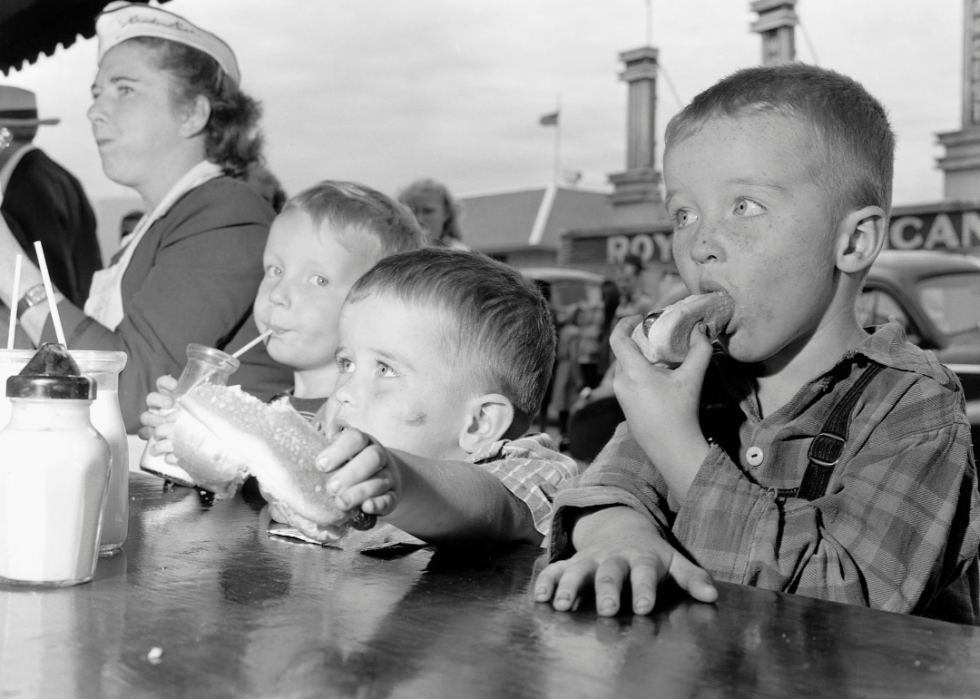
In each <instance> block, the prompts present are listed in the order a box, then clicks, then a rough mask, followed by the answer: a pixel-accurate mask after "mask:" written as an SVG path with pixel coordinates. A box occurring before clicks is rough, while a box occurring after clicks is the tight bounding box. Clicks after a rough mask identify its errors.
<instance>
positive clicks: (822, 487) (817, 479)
mask: <svg viewBox="0 0 980 699" xmlns="http://www.w3.org/2000/svg"><path fill="white" fill-rule="evenodd" d="M884 368H885V367H884V366H883V365H881V364H878V363H877V362H872V363H871V364H870V365H869V366H868V368H867V369H865V370H864V371H863V372H862V373H861V375H860V376H859V377H858V379H857V381H855V382H854V385H853V386H851V388H850V390H848V392H847V393H846V394H845V395H844V397H843V398H842V399H841V401H840V402H839V403H838V404H837V405H835V406H834V409H833V410H832V411H831V413H830V415H829V416H828V417H827V420H826V421H825V422H824V423H823V427H822V428H821V429H820V433H819V434H818V435H817V436H816V437H814V438H813V441H812V442H811V443H810V450H809V451H808V452H807V458H808V459H809V463H808V464H807V467H806V473H804V474H803V480H802V482H801V483H800V487H799V488H792V489H789V490H780V491H779V494H780V495H782V496H785V497H797V498H803V499H804V500H816V499H817V498H821V497H823V496H824V494H825V493H826V492H827V486H828V485H829V484H830V477H831V476H832V475H833V474H834V467H835V466H836V465H837V462H838V461H840V457H841V454H843V453H844V446H845V445H846V444H847V428H848V425H849V424H850V422H851V412H852V411H853V410H854V405H855V404H856V403H857V401H858V398H860V397H861V394H862V393H864V390H865V389H866V388H867V387H868V384H870V383H871V381H872V380H873V379H874V377H875V376H877V375H878V373H879V372H880V371H881V370H882V369H884Z"/></svg>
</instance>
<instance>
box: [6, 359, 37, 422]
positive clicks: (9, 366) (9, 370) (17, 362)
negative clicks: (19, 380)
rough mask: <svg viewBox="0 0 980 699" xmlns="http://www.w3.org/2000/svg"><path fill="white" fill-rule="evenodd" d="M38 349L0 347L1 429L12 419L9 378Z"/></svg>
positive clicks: (16, 372) (18, 370) (21, 367)
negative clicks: (7, 387)
mask: <svg viewBox="0 0 980 699" xmlns="http://www.w3.org/2000/svg"><path fill="white" fill-rule="evenodd" d="M36 351H37V350H28V349H0V429H2V428H3V427H4V425H6V424H7V422H8V421H9V420H10V408H11V405H10V399H9V398H7V391H6V388H5V387H6V385H7V379H9V378H10V377H11V376H14V375H15V374H19V373H20V370H21V369H23V368H24V367H25V366H27V362H29V361H31V357H33V356H34V353H35V352H36Z"/></svg>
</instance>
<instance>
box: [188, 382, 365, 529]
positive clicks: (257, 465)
mask: <svg viewBox="0 0 980 699" xmlns="http://www.w3.org/2000/svg"><path fill="white" fill-rule="evenodd" d="M177 404H178V406H179V407H180V408H181V412H182V413H183V414H181V415H180V416H179V417H178V418H177V424H176V425H175V427H174V435H173V444H174V453H175V454H176V455H177V457H178V459H179V460H180V463H181V466H183V467H184V468H185V469H186V470H187V472H188V473H189V474H190V475H191V477H193V478H194V480H195V482H197V483H198V485H201V486H202V487H206V488H208V489H209V490H212V491H214V492H215V494H216V496H221V497H230V496H232V495H234V493H235V490H236V489H237V488H238V485H239V484H240V483H241V482H242V481H243V480H244V478H245V477H246V476H247V475H248V474H251V475H253V476H255V477H256V478H257V479H258V481H259V485H260V486H261V487H262V490H263V492H264V493H266V494H267V495H268V496H269V497H271V498H272V500H273V501H274V502H277V503H281V504H283V505H285V507H282V508H280V509H281V510H284V511H288V512H291V513H295V514H296V515H298V516H299V517H301V518H303V519H304V520H307V521H309V522H311V523H314V524H315V525H316V526H317V527H318V528H319V529H318V531H319V533H320V534H322V536H320V537H318V538H321V540H324V541H331V540H336V539H339V538H340V537H342V536H343V535H344V534H345V533H346V532H347V530H348V527H351V526H353V527H356V528H358V529H366V528H369V527H370V526H372V525H373V524H374V521H375V518H374V517H373V516H370V515H365V514H364V513H363V512H361V511H360V510H358V509H354V510H350V511H343V510H341V509H339V508H337V507H335V506H334V504H333V497H332V496H330V495H329V493H328V492H327V490H326V484H327V480H328V479H329V478H330V474H327V473H324V472H322V471H320V470H319V469H317V468H316V466H315V465H314V461H315V460H316V457H317V455H318V454H319V453H320V452H321V451H323V449H324V448H325V447H326V446H327V444H328V443H329V442H328V440H327V438H326V437H325V436H324V435H322V434H320V433H319V432H317V430H316V429H314V428H313V426H312V425H310V424H309V423H308V422H307V421H306V420H305V419H304V418H303V417H302V416H301V415H300V414H299V413H297V412H296V411H295V410H293V409H292V408H291V407H290V406H289V404H288V403H287V402H285V401H277V402H274V403H263V402H262V401H260V400H258V399H257V398H255V397H254V396H251V395H249V394H247V393H245V392H244V391H242V390H241V389H240V388H238V387H237V386H232V387H228V386H215V385H212V384H207V383H205V384H201V385H199V386H196V387H194V388H193V389H191V390H190V391H188V392H187V393H186V394H185V395H183V396H181V397H180V398H179V399H178V400H177Z"/></svg>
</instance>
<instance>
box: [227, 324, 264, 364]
mask: <svg viewBox="0 0 980 699" xmlns="http://www.w3.org/2000/svg"><path fill="white" fill-rule="evenodd" d="M271 334H272V331H271V330H266V331H265V332H264V333H262V334H261V335H259V336H258V337H257V338H255V339H254V340H252V341H251V342H249V343H248V344H247V345H245V346H244V347H242V348H241V349H240V350H238V351H237V352H235V353H234V354H233V355H231V356H232V358H233V359H238V358H239V357H241V356H242V355H243V354H245V353H246V352H248V351H249V350H250V349H252V348H253V347H255V346H256V345H257V344H259V343H260V342H262V340H264V339H265V338H267V337H269V335H271Z"/></svg>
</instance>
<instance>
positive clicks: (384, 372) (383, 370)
mask: <svg viewBox="0 0 980 699" xmlns="http://www.w3.org/2000/svg"><path fill="white" fill-rule="evenodd" d="M378 374H379V375H380V376H382V377H384V378H386V379H390V378H393V377H395V376H398V372H396V371H395V370H394V369H392V368H391V367H390V366H388V365H387V364H385V363H384V362H378Z"/></svg>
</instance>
